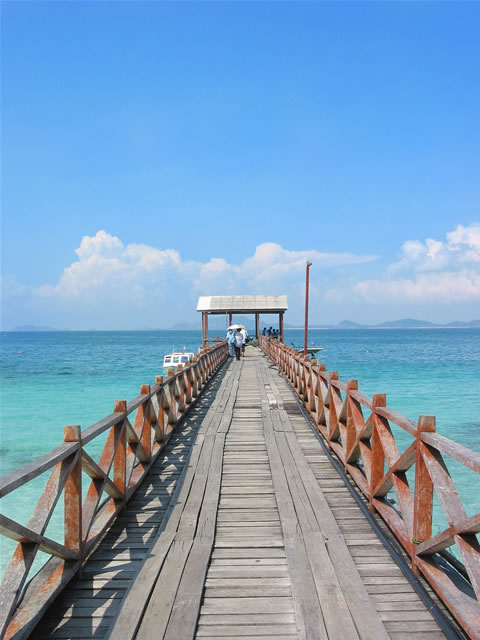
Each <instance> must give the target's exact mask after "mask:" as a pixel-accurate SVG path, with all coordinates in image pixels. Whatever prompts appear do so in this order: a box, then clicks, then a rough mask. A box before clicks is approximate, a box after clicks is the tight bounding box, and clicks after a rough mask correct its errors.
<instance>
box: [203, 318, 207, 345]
mask: <svg viewBox="0 0 480 640" xmlns="http://www.w3.org/2000/svg"><path fill="white" fill-rule="evenodd" d="M202 346H203V347H208V313H206V312H205V311H202Z"/></svg>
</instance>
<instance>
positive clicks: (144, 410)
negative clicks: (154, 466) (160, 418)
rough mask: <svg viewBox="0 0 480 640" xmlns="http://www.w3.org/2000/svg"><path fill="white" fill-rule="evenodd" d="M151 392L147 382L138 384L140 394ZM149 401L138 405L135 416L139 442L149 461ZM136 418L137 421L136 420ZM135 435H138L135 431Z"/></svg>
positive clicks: (150, 438)
mask: <svg viewBox="0 0 480 640" xmlns="http://www.w3.org/2000/svg"><path fill="white" fill-rule="evenodd" d="M150 393H151V388H150V385H149V384H142V385H141V386H140V395H142V396H148V395H150ZM149 403H150V399H148V400H147V401H146V402H144V403H143V404H141V405H140V406H139V407H138V411H137V416H136V419H135V422H136V423H137V425H138V429H139V431H140V430H141V432H140V433H141V435H140V442H141V444H142V447H143V449H144V451H145V453H146V454H147V456H148V461H149V462H150V461H151V459H152V425H151V424H150V416H149V406H148V405H149ZM137 420H138V422H137ZM137 435H139V434H138V433H137Z"/></svg>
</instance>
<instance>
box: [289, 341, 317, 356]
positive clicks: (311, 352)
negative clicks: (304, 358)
mask: <svg viewBox="0 0 480 640" xmlns="http://www.w3.org/2000/svg"><path fill="white" fill-rule="evenodd" d="M291 346H292V347H293V348H294V349H296V350H297V351H298V353H303V351H304V349H303V347H297V345H295V344H293V342H292V345H291ZM318 351H323V347H307V354H308V355H309V356H313V355H315V354H316V353H317V352H318Z"/></svg>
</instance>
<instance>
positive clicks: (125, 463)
mask: <svg viewBox="0 0 480 640" xmlns="http://www.w3.org/2000/svg"><path fill="white" fill-rule="evenodd" d="M227 356H228V346H227V344H226V342H222V343H220V344H218V345H216V346H213V347H208V348H206V349H205V350H203V352H202V353H201V354H200V355H199V356H197V357H195V358H194V359H193V362H192V363H188V364H187V366H185V368H182V367H181V366H179V367H177V371H176V372H175V371H174V370H173V369H172V370H169V371H168V377H167V378H166V380H164V379H163V377H162V376H159V377H157V378H156V384H155V385H154V386H153V387H150V385H142V387H141V389H140V395H139V396H138V397H136V398H135V399H133V400H131V401H130V402H126V401H125V400H120V401H117V402H116V403H115V407H114V412H113V413H112V414H110V415H109V416H107V417H106V418H104V419H103V420H100V422H97V423H96V424H94V425H92V426H91V427H89V428H87V429H85V430H83V431H81V429H80V427H79V426H67V427H65V430H64V443H63V444H61V445H60V446H59V447H57V448H56V449H54V450H53V451H51V452H50V453H47V454H46V455H44V456H42V457H40V458H38V459H37V460H34V461H33V462H31V463H29V464H27V465H25V466H24V467H22V468H20V469H18V470H17V471H13V472H11V473H8V474H6V475H5V476H3V477H2V478H1V479H0V497H3V496H6V495H7V494H10V493H11V492H12V491H16V490H18V489H20V488H21V487H23V486H24V485H26V484H27V483H29V482H31V481H33V480H35V478H38V476H40V475H41V474H43V473H45V472H49V471H50V476H49V479H48V481H47V482H46V485H45V487H44V489H43V492H42V494H41V497H40V499H39V501H38V503H37V504H36V506H35V508H34V509H33V512H32V515H31V518H30V520H29V521H28V524H27V525H26V526H22V525H21V524H19V523H18V522H15V521H14V520H12V519H10V518H8V517H7V516H4V515H0V533H2V534H3V535H4V536H7V537H9V538H12V539H13V540H16V541H17V542H18V545H17V547H16V550H15V552H14V554H13V557H12V559H11V561H10V564H9V566H8V568H7V570H6V573H5V576H4V579H3V582H2V585H1V596H0V598H1V599H0V620H1V634H0V635H1V637H5V638H6V639H8V638H13V637H14V638H15V639H17V638H24V637H27V636H28V634H29V633H30V632H31V630H32V628H33V626H34V625H35V624H36V622H37V621H38V619H39V617H40V616H41V614H42V613H43V612H44V611H45V609H46V608H47V607H48V605H49V604H50V602H51V601H52V600H53V599H54V598H55V597H56V596H57V595H58V593H59V592H60V591H61V590H62V589H63V588H64V587H65V586H66V584H67V583H68V582H69V581H70V580H71V578H72V577H73V576H74V575H75V574H76V573H77V572H78V571H79V569H80V568H81V566H82V564H83V563H84V561H85V559H86V558H87V557H88V556H89V555H90V554H91V552H92V551H93V550H94V548H95V547H96V545H97V544H98V542H99V541H100V540H101V538H102V537H103V535H104V534H105V532H106V530H107V529H108V527H109V526H110V525H111V524H112V522H113V521H114V520H115V518H116V517H117V516H118V514H119V513H120V512H122V511H123V510H124V509H125V506H126V503H127V502H128V500H129V499H130V497H131V496H132V495H133V493H134V492H135V490H136V489H137V487H138V486H139V484H140V482H141V481H142V479H143V478H144V476H145V474H146V473H147V472H148V471H149V469H150V467H151V466H152V464H153V463H154V461H155V459H156V458H157V456H158V455H159V454H160V452H161V451H162V449H163V448H164V447H165V444H166V442H167V441H168V439H169V437H170V434H171V432H172V431H173V429H174V428H175V426H176V424H177V423H178V422H179V420H180V419H181V418H182V416H183V415H184V414H185V412H186V411H187V410H188V408H189V407H190V406H191V405H192V403H193V402H194V401H195V399H196V398H197V396H198V395H199V394H200V392H201V390H202V389H203V387H204V386H205V384H206V382H207V381H208V379H209V378H210V377H211V376H212V374H213V373H214V372H215V370H216V369H217V368H218V367H219V366H220V365H221V364H222V362H223V361H224V360H225V359H226V358H227ZM102 434H104V435H103V438H105V437H106V440H105V443H104V446H103V450H102V451H101V454H100V456H99V459H98V462H96V461H95V460H94V459H93V458H92V457H91V456H90V455H89V454H88V453H87V451H86V449H85V446H86V445H87V444H88V443H91V442H93V441H94V440H95V439H96V438H99V436H102ZM33 437H34V436H33ZM100 446H101V445H100ZM84 476H88V478H87V481H88V488H87V486H86V487H85V488H84V489H85V490H84V491H83V490H82V482H83V480H84ZM62 494H63V508H64V544H59V543H58V542H55V541H54V540H52V539H50V538H49V537H47V536H46V535H45V532H46V529H47V526H48V524H49V522H50V521H51V518H52V515H53V514H54V510H55V508H56V507H57V506H58V505H59V502H60V501H61V498H62ZM83 496H85V497H84V498H83ZM39 550H40V551H43V552H45V553H47V554H48V555H49V556H50V558H49V559H48V560H47V562H46V563H45V564H44V565H43V568H41V570H40V571H39V572H38V573H37V574H36V575H35V576H34V577H33V579H32V580H31V581H30V582H28V583H27V580H28V577H29V572H30V569H31V568H32V564H33V562H34V559H35V557H36V555H37V552H38V551H39Z"/></svg>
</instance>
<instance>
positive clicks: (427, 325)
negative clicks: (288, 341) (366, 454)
mask: <svg viewBox="0 0 480 640" xmlns="http://www.w3.org/2000/svg"><path fill="white" fill-rule="evenodd" d="M208 325H209V330H210V331H219V332H223V331H225V318H224V316H217V317H214V318H210V319H209V323H208ZM263 326H264V324H263V323H262V328H263ZM272 326H273V325H272ZM284 327H285V329H303V325H299V324H288V323H285V324H284ZM308 328H309V329H351V330H355V329H480V320H471V321H470V322H460V321H458V320H455V321H454V322H448V323H446V324H438V323H435V322H429V321H428V320H415V319H414V318H404V319H403V320H390V321H387V322H382V323H381V324H359V323H358V322H353V321H352V320H342V322H339V323H338V324H323V323H319V322H309V324H308ZM247 329H248V330H249V331H250V333H252V332H253V331H254V328H253V327H252V326H248V327H247ZM12 331H19V332H22V331H32V332H34V331H72V329H56V328H55V327H48V326H40V325H38V326H37V325H33V324H23V325H19V326H17V327H15V328H14V329H12ZM82 331H83V329H82ZM87 331H97V329H88V330H87ZM125 331H128V329H125ZM130 331H201V326H200V322H177V323H176V324H174V325H173V326H171V327H170V328H169V329H159V328H147V327H145V328H141V329H140V328H138V329H130Z"/></svg>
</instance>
